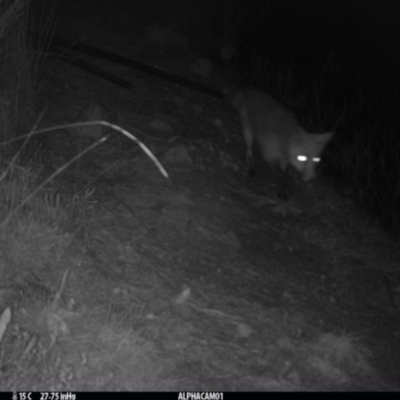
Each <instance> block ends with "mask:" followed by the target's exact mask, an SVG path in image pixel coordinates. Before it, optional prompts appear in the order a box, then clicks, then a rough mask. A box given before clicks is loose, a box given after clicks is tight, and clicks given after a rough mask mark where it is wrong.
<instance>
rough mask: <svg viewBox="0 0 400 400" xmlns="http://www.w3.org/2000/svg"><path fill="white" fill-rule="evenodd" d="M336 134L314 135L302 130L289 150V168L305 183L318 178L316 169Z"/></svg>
mask: <svg viewBox="0 0 400 400" xmlns="http://www.w3.org/2000/svg"><path fill="white" fill-rule="evenodd" d="M333 135H334V132H327V133H322V134H312V133H307V132H305V131H303V130H301V132H300V134H299V135H298V136H297V137H296V140H295V141H293V142H292V143H291V147H290V149H289V166H291V167H292V168H293V169H294V170H295V171H296V172H297V173H298V175H299V176H300V178H301V179H302V180H303V181H304V182H309V181H311V180H313V179H314V178H315V177H316V167H317V165H318V163H319V162H320V161H321V155H322V153H323V151H324V149H325V146H326V145H327V144H328V143H329V141H330V140H331V139H332V137H333Z"/></svg>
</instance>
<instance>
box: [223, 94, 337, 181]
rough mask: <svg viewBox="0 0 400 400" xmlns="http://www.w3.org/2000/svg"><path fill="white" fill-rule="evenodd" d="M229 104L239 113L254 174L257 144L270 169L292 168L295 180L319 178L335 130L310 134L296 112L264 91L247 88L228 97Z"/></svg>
mask: <svg viewBox="0 0 400 400" xmlns="http://www.w3.org/2000/svg"><path fill="white" fill-rule="evenodd" d="M226 101H227V102H228V103H230V104H231V105H232V106H233V108H234V109H236V111H237V112H238V114H239V118H240V121H241V125H242V133H243V139H244V142H245V145H246V161H247V166H248V171H249V174H250V175H254V174H255V169H254V161H253V148H254V144H256V145H257V147H258V150H259V152H260V153H261V156H262V158H263V159H264V161H265V162H266V163H267V164H268V165H269V166H270V167H274V168H276V167H278V168H279V169H280V170H281V171H283V172H284V173H285V174H287V173H288V172H289V170H290V169H292V170H293V171H294V173H295V177H299V178H300V179H301V180H302V181H304V182H309V181H311V180H313V179H315V178H316V165H317V164H318V163H319V162H320V160H321V155H322V153H323V151H324V149H325V147H326V145H327V144H328V143H329V141H330V140H331V139H332V137H333V136H334V132H333V131H332V132H326V133H321V134H312V133H308V132H306V131H305V130H304V129H303V128H302V127H301V126H300V125H299V122H298V119H297V117H296V115H295V114H294V113H292V112H291V111H289V110H287V109H286V108H285V107H284V106H283V105H282V104H281V103H279V102H278V101H277V100H275V99H274V98H273V97H272V96H270V95H269V94H268V93H266V92H264V91H263V90H259V89H253V88H245V89H242V90H239V91H236V92H233V93H230V94H228V95H227V98H226Z"/></svg>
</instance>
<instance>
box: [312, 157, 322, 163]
mask: <svg viewBox="0 0 400 400" xmlns="http://www.w3.org/2000/svg"><path fill="white" fill-rule="evenodd" d="M313 161H314V162H320V161H321V158H320V157H314V158H313Z"/></svg>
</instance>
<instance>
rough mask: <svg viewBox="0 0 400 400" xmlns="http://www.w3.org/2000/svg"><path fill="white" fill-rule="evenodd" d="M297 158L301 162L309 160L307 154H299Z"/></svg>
mask: <svg viewBox="0 0 400 400" xmlns="http://www.w3.org/2000/svg"><path fill="white" fill-rule="evenodd" d="M297 159H298V160H299V161H300V162H305V161H307V157H306V156H297Z"/></svg>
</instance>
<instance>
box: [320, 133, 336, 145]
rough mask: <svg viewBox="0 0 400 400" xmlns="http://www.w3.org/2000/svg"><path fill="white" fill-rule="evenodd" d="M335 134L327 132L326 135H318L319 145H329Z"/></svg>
mask: <svg viewBox="0 0 400 400" xmlns="http://www.w3.org/2000/svg"><path fill="white" fill-rule="evenodd" d="M334 134H335V132H334V131H331V132H326V133H321V134H319V135H317V137H318V139H317V140H318V143H319V144H324V145H325V144H327V143H328V142H329V141H330V140H331V139H332V138H333V136H334Z"/></svg>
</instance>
